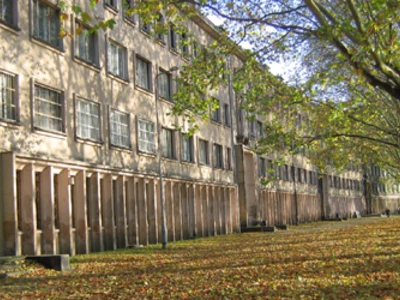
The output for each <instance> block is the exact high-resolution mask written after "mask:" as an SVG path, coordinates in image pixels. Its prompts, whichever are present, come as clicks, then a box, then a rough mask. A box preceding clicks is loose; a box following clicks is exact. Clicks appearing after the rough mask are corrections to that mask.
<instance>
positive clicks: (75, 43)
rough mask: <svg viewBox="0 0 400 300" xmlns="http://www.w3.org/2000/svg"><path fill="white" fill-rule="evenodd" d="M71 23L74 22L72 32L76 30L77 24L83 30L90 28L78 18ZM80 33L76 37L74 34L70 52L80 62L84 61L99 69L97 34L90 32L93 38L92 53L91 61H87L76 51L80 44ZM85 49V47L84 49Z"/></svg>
mask: <svg viewBox="0 0 400 300" xmlns="http://www.w3.org/2000/svg"><path fill="white" fill-rule="evenodd" d="M73 24H74V27H73V28H74V32H75V31H76V29H77V25H78V24H79V25H80V26H81V27H82V28H83V30H90V29H91V28H90V27H89V26H87V25H86V24H83V23H82V21H81V20H79V19H75V20H73ZM81 35H82V33H81ZM81 35H79V37H77V36H76V34H75V35H74V40H73V45H72V49H73V52H72V53H73V55H74V59H75V60H78V61H80V62H84V63H85V64H88V65H90V66H94V67H96V68H98V69H99V68H100V54H99V36H98V34H97V33H95V32H93V33H91V34H90V36H91V38H92V39H93V53H92V55H93V62H91V61H89V60H87V59H85V58H82V57H81V56H79V55H78V53H77V52H78V51H77V50H78V47H79V45H80V44H79V39H80V36H81ZM85 46H86V47H87V45H85ZM86 47H85V48H86ZM79 49H80V48H79ZM85 50H87V49H85Z"/></svg>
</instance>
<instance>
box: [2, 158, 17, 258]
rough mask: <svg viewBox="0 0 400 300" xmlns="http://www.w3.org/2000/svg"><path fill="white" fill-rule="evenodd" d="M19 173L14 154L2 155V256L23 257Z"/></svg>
mask: <svg viewBox="0 0 400 300" xmlns="http://www.w3.org/2000/svg"><path fill="white" fill-rule="evenodd" d="M16 174H17V171H16V168H15V155H14V153H13V152H7V153H1V154H0V245H1V247H0V256H14V255H21V245H20V244H19V238H18V235H19V232H18V205H17V176H16Z"/></svg>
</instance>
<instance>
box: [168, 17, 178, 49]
mask: <svg viewBox="0 0 400 300" xmlns="http://www.w3.org/2000/svg"><path fill="white" fill-rule="evenodd" d="M168 46H169V49H170V50H172V51H174V52H177V51H178V35H177V33H176V31H175V25H174V24H173V23H170V25H169V30H168Z"/></svg>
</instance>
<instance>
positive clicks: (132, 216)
mask: <svg viewBox="0 0 400 300" xmlns="http://www.w3.org/2000/svg"><path fill="white" fill-rule="evenodd" d="M126 210H127V211H126V217H127V223H128V244H129V245H139V228H138V226H139V225H138V208H137V197H136V178H135V177H129V178H128V181H127V189H126Z"/></svg>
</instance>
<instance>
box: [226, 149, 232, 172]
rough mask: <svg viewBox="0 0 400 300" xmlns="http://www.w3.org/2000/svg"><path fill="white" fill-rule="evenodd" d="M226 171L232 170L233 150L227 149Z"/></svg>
mask: <svg viewBox="0 0 400 300" xmlns="http://www.w3.org/2000/svg"><path fill="white" fill-rule="evenodd" d="M226 169H227V170H232V150H231V148H226Z"/></svg>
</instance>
